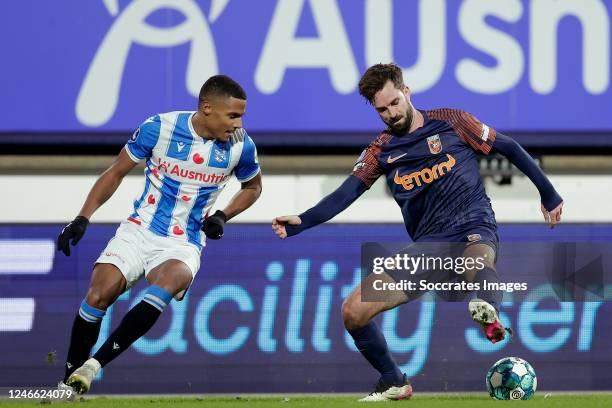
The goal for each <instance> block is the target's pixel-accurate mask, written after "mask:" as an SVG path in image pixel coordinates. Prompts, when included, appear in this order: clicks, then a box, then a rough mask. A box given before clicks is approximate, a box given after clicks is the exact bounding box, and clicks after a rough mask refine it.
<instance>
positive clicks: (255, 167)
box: [234, 135, 260, 183]
mask: <svg viewBox="0 0 612 408" xmlns="http://www.w3.org/2000/svg"><path fill="white" fill-rule="evenodd" d="M259 170H260V168H259V161H258V160H257V148H256V147H255V142H253V139H251V137H250V136H249V135H245V136H244V146H243V148H242V153H241V154H240V160H238V164H237V165H236V168H235V169H234V171H235V174H236V178H237V179H238V181H240V182H241V183H245V182H247V181H249V180H251V179H252V178H253V177H255V176H256V175H257V174H258V173H259Z"/></svg>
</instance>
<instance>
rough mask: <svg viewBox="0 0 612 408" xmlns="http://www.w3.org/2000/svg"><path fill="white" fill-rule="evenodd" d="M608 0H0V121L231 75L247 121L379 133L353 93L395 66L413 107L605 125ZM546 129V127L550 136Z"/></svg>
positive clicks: (138, 107)
mask: <svg viewBox="0 0 612 408" xmlns="http://www.w3.org/2000/svg"><path fill="white" fill-rule="evenodd" d="M611 11H612V1H610V0H581V1H553V0H538V1H528V0H509V1H503V2H493V1H480V0H468V1H449V0H426V1H425V0H420V1H410V2H408V1H393V0H325V1H322V0H258V1H256V2H255V1H251V0H180V1H177V0H156V1H146V2H145V1H127V0H126V1H119V0H103V1H102V0H100V1H95V2H83V1H79V0H56V1H53V2H41V1H35V0H23V1H11V2H5V4H3V15H4V16H7V18H6V19H5V21H4V22H3V24H2V25H0V36H1V37H2V38H4V39H5V41H3V43H2V45H1V46H0V47H1V50H2V55H3V60H4V61H5V63H3V64H2V66H1V67H0V76H1V78H2V94H1V96H0V112H2V114H1V115H2V120H1V121H0V132H5V133H6V132H15V131H17V132H66V131H71V132H78V134H79V135H80V137H91V138H95V137H97V136H96V135H95V134H91V135H87V134H84V133H86V132H89V131H95V132H117V131H120V132H123V131H126V132H129V131H131V130H133V129H134V128H135V127H136V126H138V125H139V123H140V122H141V121H143V120H144V119H146V118H147V117H149V116H150V115H152V114H155V113H158V112H165V111H172V110H192V109H195V106H196V101H197V94H198V91H199V88H200V86H201V84H202V82H203V81H204V80H205V79H206V78H207V77H209V76H210V75H213V74H216V73H225V74H228V75H231V76H233V77H235V78H236V79H237V80H239V81H240V82H241V83H242V84H243V85H244V87H245V89H246V91H247V94H248V96H249V103H248V108H247V111H248V114H247V116H246V117H245V120H244V122H245V123H244V124H245V127H246V128H247V129H248V130H250V131H253V132H287V133H293V132H344V133H347V135H346V137H349V135H350V134H351V133H354V132H377V131H378V130H380V128H381V123H380V121H379V119H378V117H377V115H376V114H375V112H374V111H373V110H372V109H371V108H369V107H368V106H367V104H365V103H364V101H363V100H362V98H361V97H360V96H359V95H358V93H357V85H358V81H359V78H360V75H361V74H362V73H363V72H364V71H365V69H366V68H367V67H368V66H370V65H372V64H375V63H379V62H388V61H396V62H397V63H398V64H399V65H400V66H402V68H403V69H404V73H405V78H406V81H407V83H408V84H409V85H410V86H411V88H412V90H413V93H414V95H413V101H414V103H415V105H416V106H417V107H419V108H424V109H425V108H426V109H429V108H437V107H458V108H462V109H465V110H468V111H471V112H472V113H474V114H475V115H476V116H477V117H479V118H480V119H481V120H482V121H483V122H485V123H488V124H489V125H490V126H493V127H495V128H498V129H499V130H503V131H574V132H575V131H604V132H606V131H610V130H612V115H610V114H609V113H610V111H609V109H610V104H611V102H612V90H611V89H610V17H611V15H612V13H611ZM551 137H553V136H551Z"/></svg>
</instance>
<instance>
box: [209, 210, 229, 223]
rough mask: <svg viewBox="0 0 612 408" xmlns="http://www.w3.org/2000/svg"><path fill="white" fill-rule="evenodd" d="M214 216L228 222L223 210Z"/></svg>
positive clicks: (216, 212)
mask: <svg viewBox="0 0 612 408" xmlns="http://www.w3.org/2000/svg"><path fill="white" fill-rule="evenodd" d="M212 216H213V217H219V218H221V219H222V220H223V222H227V215H225V213H224V212H223V211H221V210H217V211H215V213H214V214H213V215H212Z"/></svg>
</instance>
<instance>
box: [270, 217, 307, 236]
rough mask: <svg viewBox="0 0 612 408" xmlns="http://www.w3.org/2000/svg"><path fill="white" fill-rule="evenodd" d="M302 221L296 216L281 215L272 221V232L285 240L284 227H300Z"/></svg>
mask: <svg viewBox="0 0 612 408" xmlns="http://www.w3.org/2000/svg"><path fill="white" fill-rule="evenodd" d="M301 223H302V220H301V219H300V217H298V216H297V215H283V216H282V217H276V218H274V219H273V220H272V230H273V231H274V233H275V234H276V235H278V237H279V238H280V239H285V238H287V230H286V229H285V225H287V224H289V225H300V224H301Z"/></svg>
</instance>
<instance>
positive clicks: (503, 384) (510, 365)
mask: <svg viewBox="0 0 612 408" xmlns="http://www.w3.org/2000/svg"><path fill="white" fill-rule="evenodd" d="M485 381H486V383H487V390H488V391H489V395H491V398H493V399H496V400H527V399H529V398H531V397H532V396H533V394H534V393H535V391H536V388H537V386H538V379H537V377H536V374H535V371H534V370H533V367H532V366H531V364H529V363H528V362H527V361H525V360H523V359H522V358H518V357H504V358H502V359H501V360H499V361H498V362H497V363H495V364H493V366H492V367H491V368H489V371H488V372H487V377H486V379H485Z"/></svg>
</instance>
